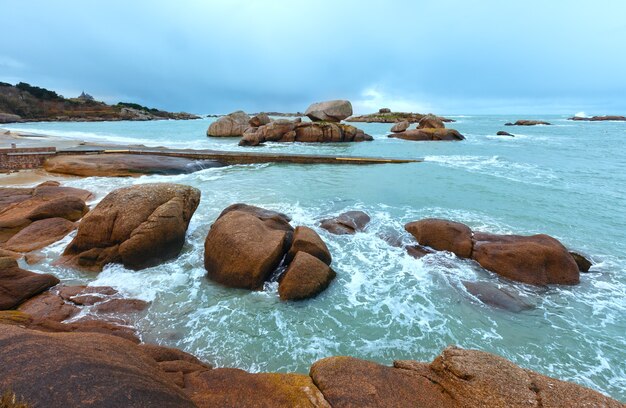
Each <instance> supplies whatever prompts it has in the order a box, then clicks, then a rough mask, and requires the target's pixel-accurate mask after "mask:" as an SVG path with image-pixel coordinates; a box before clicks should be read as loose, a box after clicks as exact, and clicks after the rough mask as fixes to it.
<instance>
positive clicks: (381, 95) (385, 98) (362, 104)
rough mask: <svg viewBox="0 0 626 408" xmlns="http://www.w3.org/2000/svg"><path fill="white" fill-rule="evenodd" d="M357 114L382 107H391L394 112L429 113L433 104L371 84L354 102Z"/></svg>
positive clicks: (374, 110) (376, 110) (375, 110)
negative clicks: (408, 97)
mask: <svg viewBox="0 0 626 408" xmlns="http://www.w3.org/2000/svg"><path fill="white" fill-rule="evenodd" d="M352 108H353V110H354V113H355V114H366V113H372V112H378V109H380V108H389V109H391V110H392V111H394V112H419V113H427V112H430V111H431V110H432V106H431V105H430V104H427V103H422V102H418V101H415V100H412V99H407V98H405V97H402V96H397V95H394V94H391V93H389V92H388V91H386V90H384V89H382V88H381V87H379V86H376V85H375V86H370V87H368V88H366V89H365V90H363V92H361V98H360V99H357V100H355V101H353V102H352Z"/></svg>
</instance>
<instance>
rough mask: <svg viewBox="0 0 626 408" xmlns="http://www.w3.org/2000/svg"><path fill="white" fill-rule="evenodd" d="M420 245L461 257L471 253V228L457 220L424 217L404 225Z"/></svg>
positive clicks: (468, 255) (466, 256)
mask: <svg viewBox="0 0 626 408" xmlns="http://www.w3.org/2000/svg"><path fill="white" fill-rule="evenodd" d="M404 229H405V230H407V232H408V233H409V234H411V235H413V236H414V237H415V239H416V240H417V242H419V244H420V245H425V246H429V247H431V248H433V249H436V250H438V251H450V252H452V253H454V254H456V255H457V256H459V257H461V258H469V257H470V256H471V254H472V230H471V229H470V228H469V227H468V226H467V225H465V224H461V223H459V222H454V221H448V220H441V219H437V218H426V219H423V220H420V221H415V222H410V223H408V224H406V225H405V226H404Z"/></svg>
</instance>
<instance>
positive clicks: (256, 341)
mask: <svg viewBox="0 0 626 408" xmlns="http://www.w3.org/2000/svg"><path fill="white" fill-rule="evenodd" d="M454 118H455V119H456V120H457V122H456V123H453V124H450V125H449V127H454V128H456V129H458V130H459V131H460V132H461V133H463V134H464V135H465V136H466V137H467V140H465V141H462V142H410V141H403V140H397V139H388V138H386V137H385V136H386V134H387V131H388V129H389V128H390V125H389V124H355V125H357V126H358V127H360V128H362V129H363V130H365V131H366V132H367V133H369V134H371V135H372V136H374V138H375V140H374V141H373V142H364V143H355V144H333V145H331V144H327V145H306V144H274V145H268V146H266V147H258V148H240V147H238V146H237V139H213V138H211V139H209V138H207V137H206V135H205V132H206V128H207V127H208V124H209V123H210V121H211V119H203V120H198V121H161V122H110V123H34V124H16V125H12V126H7V127H9V128H11V129H22V130H29V131H33V132H39V133H48V134H55V135H62V136H66V137H73V138H79V139H84V140H92V141H101V142H103V141H108V142H119V143H134V144H136V143H143V144H146V145H149V146H171V147H185V148H212V149H222V150H241V149H243V150H249V151H262V150H266V151H272V152H289V153H292V152H293V153H322V154H336V155H368V156H387V157H406V158H424V159H425V161H424V162H422V163H414V164H402V165H374V166H332V165H286V164H264V165H246V166H231V167H225V168H217V169H207V170H203V171H199V172H197V173H194V174H189V175H181V176H167V177H166V176H144V177H140V178H138V179H111V178H86V179H72V180H70V181H68V182H67V183H66V184H69V185H72V186H76V187H82V188H86V189H89V190H91V191H93V192H95V193H96V194H97V199H96V201H94V204H95V203H96V202H97V201H98V200H100V199H102V198H103V197H104V196H105V195H106V194H107V193H108V192H110V191H111V190H113V189H115V188H118V187H120V186H124V185H130V184H137V183H146V182H155V181H156V182H158V181H170V182H176V183H182V184H188V185H192V186H194V187H197V188H199V189H200V190H201V191H202V202H201V204H200V206H199V208H198V210H197V212H196V214H195V215H194V217H193V219H192V222H191V225H190V227H189V231H188V239H187V243H186V245H185V247H184V249H183V252H182V253H181V255H180V256H179V258H178V259H175V260H173V261H171V262H168V263H166V264H163V265H160V266H157V267H154V268H150V269H147V270H143V271H138V272H137V271H130V270H126V269H124V268H123V267H121V266H119V265H110V266H108V267H107V268H106V269H105V271H103V272H102V273H100V274H88V273H80V272H76V271H74V270H70V269H63V268H60V267H57V266H53V265H52V262H51V261H46V262H44V263H42V264H40V265H37V266H35V267H31V269H35V270H40V271H45V272H51V273H54V274H56V275H57V276H59V277H61V278H63V279H66V280H68V281H83V282H90V283H91V284H94V285H112V286H115V287H117V288H119V289H120V290H122V291H123V292H125V293H127V294H128V295H130V296H137V297H141V298H143V299H146V300H150V301H152V303H151V306H150V308H149V309H148V310H147V311H146V312H145V314H143V315H140V316H139V317H138V318H137V322H136V324H137V325H138V326H139V327H140V329H141V330H142V336H143V338H144V339H146V340H150V341H157V342H159V343H162V344H165V345H171V346H176V347H180V348H183V349H185V350H187V351H189V352H192V353H195V354H197V355H199V356H201V357H202V358H204V359H206V360H207V361H209V362H211V363H213V364H216V365H218V366H230V367H239V368H243V369H246V370H252V371H283V372H286V371H298V372H307V371H308V368H309V366H310V365H311V363H312V362H314V361H316V360H318V359H320V358H323V357H326V356H330V355H352V356H356V357H361V358H365V359H371V360H375V361H379V362H382V363H386V364H389V363H391V361H392V360H394V359H416V360H422V361H430V360H431V359H432V358H433V357H434V356H436V355H437V354H438V353H439V352H440V351H441V350H442V348H444V347H445V346H447V345H450V344H456V345H459V346H461V347H466V348H475V349H480V350H485V351H489V352H493V353H496V354H499V355H502V356H504V357H506V358H508V359H510V360H512V361H514V362H515V363H517V364H519V365H521V366H523V367H526V368H529V369H533V370H536V371H539V372H541V373H545V374H547V375H551V376H555V377H558V378H561V379H564V380H571V381H575V382H577V383H580V384H582V385H585V386H589V387H592V388H594V389H597V390H600V391H603V392H605V393H607V394H609V395H611V396H613V397H615V398H617V399H620V400H622V401H626V352H625V350H626V214H625V212H624V208H626V149H624V144H623V142H624V140H626V123H624V122H622V123H619V122H595V123H589V122H572V121H567V120H566V118H565V117H561V116H542V117H537V118H536V119H545V120H548V121H550V122H552V123H553V124H554V125H553V126H536V127H504V126H503V124H504V123H505V122H508V121H514V120H516V119H522V118H523V119H534V118H533V117H528V116H517V115H507V116H456V117H454ZM498 130H507V131H509V132H511V133H514V134H515V135H516V137H514V138H509V137H500V136H495V133H496V132H497V131H498ZM236 202H245V203H249V204H254V205H258V206H262V207H266V208H269V209H275V210H278V211H282V212H285V213H287V214H289V215H291V216H292V217H293V222H292V224H293V225H307V226H310V227H312V228H314V229H316V230H317V231H318V232H319V233H320V235H321V236H322V237H323V239H324V240H325V241H326V242H327V243H328V246H329V248H330V250H331V252H332V255H333V258H334V259H333V265H332V266H333V268H334V269H335V270H336V271H337V279H336V280H335V281H334V282H333V283H332V284H331V286H330V287H329V289H328V290H327V291H326V292H324V293H322V294H321V295H320V296H318V297H317V298H315V299H311V300H308V301H304V302H300V303H284V302H281V301H280V300H279V299H278V295H277V288H276V284H267V285H266V287H265V289H264V290H263V291H259V292H249V291H244V290H235V289H228V288H224V287H221V286H219V285H217V284H214V283H212V282H210V281H208V280H207V279H206V278H205V276H204V269H203V263H202V260H203V242H204V238H205V237H206V234H207V231H208V229H209V227H210V225H211V223H212V222H213V221H214V220H215V218H216V217H217V215H218V214H219V213H220V211H221V210H222V209H223V208H224V207H226V206H228V205H230V204H232V203H236ZM351 209H361V210H364V211H366V212H367V213H369V214H370V215H371V217H372V222H371V224H370V225H369V228H368V229H367V231H366V232H364V233H359V234H357V235H355V236H334V235H331V234H329V233H327V232H326V231H324V230H321V229H320V228H319V227H318V226H317V222H318V221H319V220H320V219H322V218H324V217H328V216H332V215H336V214H338V213H340V212H343V211H346V210H351ZM424 217H442V218H449V219H453V220H456V221H461V222H464V223H466V224H468V225H469V226H471V227H472V228H474V229H475V230H484V231H490V232H500V233H518V234H534V233H546V234H550V235H552V236H554V237H556V238H558V239H560V240H561V241H562V242H563V243H564V244H565V245H566V246H567V247H569V248H571V249H574V250H577V251H579V252H582V253H584V254H587V255H589V256H590V258H591V259H592V260H593V261H594V263H595V265H594V266H593V268H592V269H591V272H590V273H587V274H582V275H581V283H580V285H578V286H573V287H559V286H550V287H541V288H537V287H532V286H528V285H523V284H518V283H512V282H510V281H506V280H504V279H501V278H499V277H498V276H496V275H494V274H492V273H489V272H487V271H484V270H482V269H481V268H480V267H478V266H477V265H476V264H475V263H473V262H471V261H467V260H461V259H458V258H456V257H455V256H453V255H451V254H449V253H436V254H432V255H429V256H426V257H424V258H422V259H420V260H416V259H413V258H410V257H409V256H407V255H406V254H405V252H404V251H403V250H402V249H400V248H395V247H392V246H390V245H389V244H388V243H387V242H386V241H385V240H383V239H382V238H381V237H380V236H381V235H383V234H389V233H390V232H393V231H398V232H402V231H403V225H404V224H405V223H406V222H409V221H413V220H418V219H420V218H424ZM70 239H71V236H70V237H67V238H66V239H64V240H63V241H61V242H59V243H57V244H54V245H52V246H51V247H48V248H47V249H46V250H45V251H46V252H47V253H48V254H49V255H50V258H51V259H54V258H55V257H56V256H58V254H59V253H60V252H61V251H62V250H63V248H64V247H65V245H67V243H68V242H69V240H70ZM404 239H405V240H406V242H407V243H408V242H410V239H409V237H405V238H404ZM462 280H470V281H487V282H493V283H496V284H500V285H502V286H506V287H508V288H511V289H513V290H515V291H517V292H519V293H520V294H521V295H522V296H524V297H525V298H526V299H527V300H528V301H529V302H531V303H532V304H534V305H535V308H534V309H532V310H529V311H525V312H521V313H511V312H506V311H503V310H499V309H495V308H493V307H490V306H486V305H484V304H481V303H480V302H478V301H477V299H475V298H473V297H472V296H471V295H469V294H468V293H467V292H466V291H465V289H464V287H463V285H462V284H461V281H462Z"/></svg>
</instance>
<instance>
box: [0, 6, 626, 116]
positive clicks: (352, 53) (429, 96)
mask: <svg viewBox="0 0 626 408" xmlns="http://www.w3.org/2000/svg"><path fill="white" fill-rule="evenodd" d="M0 10H2V14H3V17H4V18H3V19H2V32H3V34H2V35H1V36H0V81H4V82H11V83H16V82H18V81H24V82H28V83H31V84H33V85H39V86H43V87H47V88H50V89H54V90H57V91H59V92H60V93H61V94H63V95H64V96H76V95H78V94H79V93H80V92H81V91H82V90H85V91H87V92H88V93H90V94H92V95H94V96H95V97H96V98H97V99H101V100H105V101H107V102H118V101H133V102H138V103H142V104H145V105H149V106H151V107H153V106H154V107H158V108H163V109H168V110H185V111H191V112H195V113H227V112H229V111H232V110H236V109H244V110H247V111H259V110H276V111H297V110H300V111H302V110H304V109H306V107H307V105H308V104H309V103H310V102H314V101H318V100H325V99H336V98H342V99H350V100H351V101H352V102H353V104H354V107H355V111H357V112H360V113H366V112H370V111H374V110H377V109H378V108H379V107H389V108H392V109H394V110H411V111H418V112H425V111H432V112H436V113H441V114H446V113H447V114H454V113H575V112H578V111H585V112H587V113H588V114H603V113H606V114H626V46H625V44H626V1H622V0H613V1H608V0H596V1H593V2H589V1H575V0H571V1H559V0H552V1H548V0H541V1H535V0H523V1H521V0H519V1H518V0H516V1H501V0H497V1H496V0H493V1H489V0H485V1H473V2H470V1H465V0H457V1H452V0H436V1H426V0H406V1H403V0H397V1H396V0H387V1H368V0H361V1H350V0H345V1H344V0H317V1H310V0H308V1H304V0H303V1H300V0H286V1H283V0H264V1H260V0H259V1H251V0H248V1H238V0H204V1H201V0H197V1H184V0H178V1H164V0H163V1H161V0H150V1H143V0H141V1H129V0H123V1H118V0H107V1H85V0H56V1H49V0H42V1H36V0H0Z"/></svg>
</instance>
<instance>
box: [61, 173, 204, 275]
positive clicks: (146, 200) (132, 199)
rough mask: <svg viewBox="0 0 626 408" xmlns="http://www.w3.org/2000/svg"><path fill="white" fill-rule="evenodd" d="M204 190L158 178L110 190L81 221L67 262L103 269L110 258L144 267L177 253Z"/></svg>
mask: <svg viewBox="0 0 626 408" xmlns="http://www.w3.org/2000/svg"><path fill="white" fill-rule="evenodd" d="M199 202H200V191H199V190H198V189H196V188H193V187H189V186H184V185H180V184H169V183H154V184H139V185H134V186H130V187H124V188H120V189H117V190H114V191H112V192H111V193H109V194H108V195H107V196H106V197H105V198H104V199H103V200H102V201H100V203H98V205H97V206H96V208H95V209H93V210H92V211H91V212H90V213H89V214H88V215H87V216H86V217H85V218H84V219H83V220H82V222H81V223H80V225H79V226H78V233H77V234H76V237H74V239H73V240H72V242H70V244H69V245H68V246H67V248H65V251H64V252H63V257H62V262H63V263H65V264H69V265H73V266H76V267H79V268H83V269H87V270H94V271H100V270H102V267H103V266H104V265H106V264H108V263H121V264H123V265H124V266H125V267H127V268H131V269H143V268H147V267H150V266H154V265H158V264H159V263H161V262H164V261H167V260H169V259H172V258H174V257H176V256H178V254H179V252H180V250H181V248H182V246H183V244H184V242H185V233H186V231H187V227H188V225H189V221H190V220H191V216H192V215H193V213H194V212H195V211H196V208H197V207H198V204H199Z"/></svg>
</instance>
